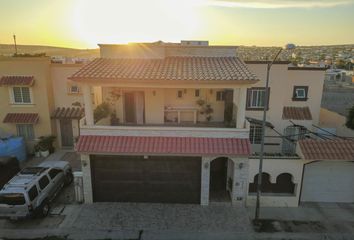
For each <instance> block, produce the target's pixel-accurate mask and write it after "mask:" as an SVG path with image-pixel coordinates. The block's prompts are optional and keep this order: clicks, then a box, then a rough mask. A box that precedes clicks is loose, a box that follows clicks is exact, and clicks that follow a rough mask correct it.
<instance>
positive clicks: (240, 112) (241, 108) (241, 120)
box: [236, 87, 247, 128]
mask: <svg viewBox="0 0 354 240" xmlns="http://www.w3.org/2000/svg"><path fill="white" fill-rule="evenodd" d="M246 94H247V88H245V87H242V88H239V94H238V104H237V119H236V127H237V128H244V127H245V117H246V101H247V99H246Z"/></svg>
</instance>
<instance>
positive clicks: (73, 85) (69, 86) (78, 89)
mask: <svg viewBox="0 0 354 240" xmlns="http://www.w3.org/2000/svg"><path fill="white" fill-rule="evenodd" d="M73 87H76V89H77V91H72V88H73ZM67 89H68V94H81V88H80V86H79V85H78V84H75V83H68V88H67Z"/></svg>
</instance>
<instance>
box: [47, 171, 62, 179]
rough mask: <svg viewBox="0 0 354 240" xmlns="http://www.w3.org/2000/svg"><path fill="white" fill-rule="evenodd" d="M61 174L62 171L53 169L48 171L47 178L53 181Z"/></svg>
mask: <svg viewBox="0 0 354 240" xmlns="http://www.w3.org/2000/svg"><path fill="white" fill-rule="evenodd" d="M61 172H62V170H60V169H55V168H53V169H51V170H50V171H49V176H50V178H51V179H54V178H55V177H56V176H57V175H58V174H59V173H61Z"/></svg>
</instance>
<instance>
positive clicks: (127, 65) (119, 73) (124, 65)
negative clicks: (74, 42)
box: [69, 57, 258, 82]
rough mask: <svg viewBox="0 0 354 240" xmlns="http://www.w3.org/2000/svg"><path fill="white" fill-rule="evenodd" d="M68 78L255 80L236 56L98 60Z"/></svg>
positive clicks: (84, 79) (102, 79) (100, 79)
mask: <svg viewBox="0 0 354 240" xmlns="http://www.w3.org/2000/svg"><path fill="white" fill-rule="evenodd" d="M69 79H71V80H77V81H80V80H82V81H89V80H99V81H102V82H103V81H105V80H110V81H112V80H119V79H120V80H194V81H205V80H222V81H224V80H225V81H258V78H257V77H256V75H254V74H253V73H252V72H251V71H250V70H249V69H248V67H247V65H246V64H245V63H244V62H243V61H241V60H240V59H239V58H237V57H166V58H164V59H104V58H98V59H95V60H93V61H92V62H90V63H89V64H87V65H85V66H84V67H82V68H81V69H80V70H79V71H78V72H76V73H75V74H74V75H72V76H71V77H70V78H69Z"/></svg>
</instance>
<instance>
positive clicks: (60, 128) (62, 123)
mask: <svg viewBox="0 0 354 240" xmlns="http://www.w3.org/2000/svg"><path fill="white" fill-rule="evenodd" d="M82 65H83V64H62V63H52V64H51V67H50V73H51V79H52V82H53V88H54V102H55V110H54V111H52V112H51V118H52V119H55V122H56V133H57V134H56V135H57V139H58V145H59V147H61V148H73V146H74V143H75V139H76V138H77V137H78V136H79V134H80V130H79V121H80V119H81V118H82V117H83V116H84V111H83V98H82V89H81V86H80V85H79V84H77V83H75V82H72V81H70V80H68V77H69V76H71V75H72V74H73V73H74V72H76V71H78V70H79V69H80V68H81V67H82Z"/></svg>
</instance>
